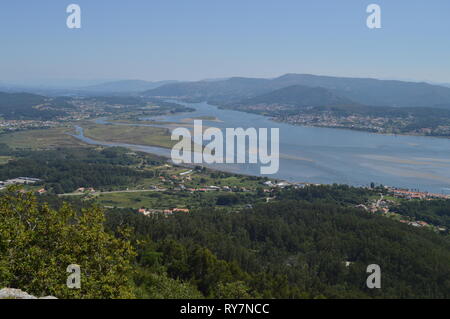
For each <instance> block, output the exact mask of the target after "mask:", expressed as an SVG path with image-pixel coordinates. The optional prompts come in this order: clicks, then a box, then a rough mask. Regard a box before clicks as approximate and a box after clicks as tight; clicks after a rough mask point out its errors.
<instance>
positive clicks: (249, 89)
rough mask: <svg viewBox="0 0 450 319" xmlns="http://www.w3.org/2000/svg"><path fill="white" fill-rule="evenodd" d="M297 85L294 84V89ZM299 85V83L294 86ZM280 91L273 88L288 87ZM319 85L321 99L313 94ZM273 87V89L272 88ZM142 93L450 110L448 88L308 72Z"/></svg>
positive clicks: (243, 101) (233, 100)
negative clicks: (287, 95)
mask: <svg viewBox="0 0 450 319" xmlns="http://www.w3.org/2000/svg"><path fill="white" fill-rule="evenodd" d="M293 86H298V87H293ZM299 86H302V87H299ZM288 87H293V88H290V89H288V90H287V91H286V92H284V93H288V94H289V98H286V96H285V95H283V91H281V92H279V91H278V90H280V89H283V88H288ZM305 87H309V88H321V91H320V92H321V93H322V94H323V95H322V96H323V100H322V101H321V100H320V99H319V98H317V96H316V97H314V96H315V95H316V94H317V93H318V92H319V91H317V90H307V89H306V88H305ZM277 91H278V92H277ZM143 94H144V95H145V96H160V97H176V98H182V99H185V100H190V101H208V102H210V103H213V104H218V105H224V106H231V105H233V104H240V105H242V104H249V103H252V102H253V103H257V102H258V103H271V104H276V103H279V104H283V103H293V102H295V103H296V104H298V105H306V104H307V103H308V101H314V104H321V103H322V104H323V105H326V104H328V103H335V102H336V103H342V102H344V101H347V103H350V102H351V103H353V104H361V105H371V106H391V107H439V108H447V109H450V88H449V87H445V86H440V85H432V84H428V83H423V82H422V83H417V82H405V81H393V80H377V79H369V78H344V77H332V76H318V75H310V74H286V75H283V76H281V77H278V78H275V79H258V78H239V77H235V78H230V79H225V80H218V81H213V82H211V81H199V82H178V83H172V84H165V85H162V86H160V87H158V88H155V89H151V90H148V91H146V92H144V93H143Z"/></svg>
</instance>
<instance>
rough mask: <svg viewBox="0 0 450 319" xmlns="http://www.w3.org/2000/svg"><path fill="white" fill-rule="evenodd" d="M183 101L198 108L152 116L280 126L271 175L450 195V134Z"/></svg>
mask: <svg viewBox="0 0 450 319" xmlns="http://www.w3.org/2000/svg"><path fill="white" fill-rule="evenodd" d="M178 103H179V102H178ZM180 104H181V103H180ZM183 104H184V105H186V106H189V107H192V108H194V109H196V111H195V112H191V113H183V114H181V113H180V114H175V115H170V116H162V117H158V118H153V119H157V120H158V121H168V122H182V123H186V125H189V124H190V125H192V123H193V122H192V120H191V121H189V120H186V119H191V118H198V117H202V118H204V117H209V118H211V117H214V118H217V119H218V120H219V121H207V120H203V125H204V126H213V127H217V128H220V129H224V128H238V127H242V128H244V129H246V128H250V127H254V128H256V129H258V128H272V127H276V128H279V129H280V169H279V171H278V173H277V174H275V175H269V176H268V177H270V178H278V179H282V180H286V181H291V182H309V183H320V184H332V183H338V184H350V185H355V186H365V185H369V184H370V183H371V182H374V183H376V184H383V185H389V186H396V187H404V188H409V189H419V190H421V191H429V192H434V193H444V194H450V139H445V138H433V137H422V136H394V135H381V134H373V133H366V132H359V131H352V130H342V129H331V128H316V127H304V126H294V125H290V124H283V123H278V122H274V121H272V120H270V119H269V118H267V117H264V116H260V115H256V114H250V113H243V112H237V111H231V110H222V109H219V108H217V107H215V106H211V105H208V104H207V103H196V104H188V103H183ZM183 121H184V122H183ZM178 126H180V127H182V126H183V124H180V125H178ZM77 131H78V135H77V136H76V137H77V138H79V139H81V140H83V141H85V142H87V143H90V144H98V145H109V146H113V145H115V146H126V147H129V148H131V149H134V150H139V151H144V152H148V153H154V154H158V155H163V156H170V150H168V149H163V148H158V147H149V146H142V145H130V144H120V143H109V142H107V141H95V140H92V139H89V138H86V137H84V136H83V131H82V129H81V128H78V130H77ZM211 167H213V168H217V169H220V170H223V171H228V172H232V173H242V174H248V175H260V165H259V164H258V165H254V164H252V165H250V164H215V165H212V166H211Z"/></svg>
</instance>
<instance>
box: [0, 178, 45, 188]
mask: <svg viewBox="0 0 450 319" xmlns="http://www.w3.org/2000/svg"><path fill="white" fill-rule="evenodd" d="M41 181H42V180H41V179H39V178H33V177H16V178H12V179H8V180H6V181H0V189H3V188H5V187H7V186H9V185H18V184H20V185H32V184H36V183H39V182H41Z"/></svg>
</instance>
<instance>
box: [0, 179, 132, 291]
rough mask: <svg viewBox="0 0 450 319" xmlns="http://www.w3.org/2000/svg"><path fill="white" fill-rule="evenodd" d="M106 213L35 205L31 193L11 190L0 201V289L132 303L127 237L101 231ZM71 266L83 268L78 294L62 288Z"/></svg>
mask: <svg viewBox="0 0 450 319" xmlns="http://www.w3.org/2000/svg"><path fill="white" fill-rule="evenodd" d="M103 224H104V213H103V211H102V210H101V209H99V208H96V207H93V208H90V209H84V210H82V211H81V212H77V211H75V210H74V209H73V208H71V207H70V206H68V205H67V204H64V206H63V207H62V208H61V209H59V210H58V211H57V210H53V209H51V208H49V206H48V205H47V204H39V203H38V202H37V199H36V197H34V196H33V195H32V194H31V193H22V192H21V191H20V190H19V188H17V187H12V188H9V189H8V190H7V191H6V193H4V194H2V196H1V197H0V287H12V288H20V289H22V290H25V291H27V292H28V293H30V294H33V295H36V296H44V295H53V296H56V297H58V298H130V297H133V294H132V288H131V286H130V284H129V278H130V273H131V269H132V268H131V262H132V260H133V259H134V257H135V252H134V250H133V248H132V246H131V244H130V242H129V241H128V239H127V238H128V235H129V232H128V231H127V230H118V232H117V233H118V234H121V236H122V237H121V238H116V237H115V236H113V235H111V234H109V233H107V232H106V231H105V229H104V226H103ZM71 264H77V265H79V266H80V268H81V289H69V288H68V287H67V285H66V282H67V277H68V275H69V274H68V273H67V272H66V269H67V267H68V266H69V265H71Z"/></svg>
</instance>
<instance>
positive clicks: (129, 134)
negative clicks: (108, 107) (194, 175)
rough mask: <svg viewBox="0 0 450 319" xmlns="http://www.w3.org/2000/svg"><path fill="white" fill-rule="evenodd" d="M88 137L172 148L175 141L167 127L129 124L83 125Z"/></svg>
mask: <svg viewBox="0 0 450 319" xmlns="http://www.w3.org/2000/svg"><path fill="white" fill-rule="evenodd" d="M83 128H84V135H85V136H86V137H89V138H92V139H95V140H98V141H107V142H113V143H127V144H139V145H146V146H159V147H165V148H171V147H173V145H175V143H176V142H175V141H171V140H170V131H169V130H168V129H165V128H159V127H148V126H128V125H108V124H106V125H102V124H92V123H89V124H86V125H83Z"/></svg>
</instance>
